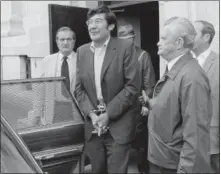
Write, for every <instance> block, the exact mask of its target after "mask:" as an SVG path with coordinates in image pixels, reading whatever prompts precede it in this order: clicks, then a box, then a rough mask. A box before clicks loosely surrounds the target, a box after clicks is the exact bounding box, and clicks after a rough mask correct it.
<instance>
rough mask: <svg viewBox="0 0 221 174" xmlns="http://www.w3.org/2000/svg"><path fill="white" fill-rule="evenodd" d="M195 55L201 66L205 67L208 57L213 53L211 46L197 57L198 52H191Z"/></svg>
mask: <svg viewBox="0 0 221 174" xmlns="http://www.w3.org/2000/svg"><path fill="white" fill-rule="evenodd" d="M191 53H192V55H193V58H195V59H197V60H198V63H199V65H200V66H201V67H203V65H204V63H205V62H206V59H207V57H208V56H209V54H210V53H211V48H208V49H207V50H206V51H204V52H202V53H201V54H200V55H199V56H198V57H196V54H195V53H194V52H191Z"/></svg>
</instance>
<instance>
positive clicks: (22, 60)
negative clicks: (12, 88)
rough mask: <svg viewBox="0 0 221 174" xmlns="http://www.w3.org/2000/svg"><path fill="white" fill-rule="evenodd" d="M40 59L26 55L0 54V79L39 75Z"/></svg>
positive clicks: (28, 77)
mask: <svg viewBox="0 0 221 174" xmlns="http://www.w3.org/2000/svg"><path fill="white" fill-rule="evenodd" d="M42 59H43V57H29V56H27V55H1V80H12V79H31V78H37V77H40V72H41V60H42Z"/></svg>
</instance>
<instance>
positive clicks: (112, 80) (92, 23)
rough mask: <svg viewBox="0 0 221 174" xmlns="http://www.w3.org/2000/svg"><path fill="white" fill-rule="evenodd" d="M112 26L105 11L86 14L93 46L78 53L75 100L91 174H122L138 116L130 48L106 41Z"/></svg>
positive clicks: (136, 82) (135, 66)
mask: <svg viewBox="0 0 221 174" xmlns="http://www.w3.org/2000/svg"><path fill="white" fill-rule="evenodd" d="M116 22H117V21H116V16H115V15H114V13H113V12H111V11H110V9H109V8H108V7H106V6H99V7H98V8H96V9H91V10H89V12H88V21H87V26H88V32H89V35H90V38H91V40H92V42H91V43H88V44H85V45H83V46H81V47H80V48H79V49H78V51H77V55H78V56H77V73H76V87H75V96H76V98H77V100H78V102H79V105H80V107H81V109H82V111H83V113H84V115H85V139H86V143H85V154H86V156H88V157H89V159H90V162H91V165H92V171H91V172H92V173H127V168H128V161H129V156H130V147H131V142H132V140H133V139H134V137H135V129H136V124H135V123H136V115H137V114H139V112H140V111H139V101H138V94H139V90H140V78H139V71H138V61H137V59H136V55H135V48H134V45H133V44H132V43H130V42H128V41H126V40H121V39H118V38H115V37H112V36H111V33H112V31H114V28H115V27H116Z"/></svg>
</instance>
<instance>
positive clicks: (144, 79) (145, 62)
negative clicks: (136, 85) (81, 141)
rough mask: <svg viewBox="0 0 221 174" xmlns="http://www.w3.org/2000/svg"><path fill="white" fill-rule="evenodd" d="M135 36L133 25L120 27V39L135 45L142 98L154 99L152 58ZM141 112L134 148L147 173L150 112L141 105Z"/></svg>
mask: <svg viewBox="0 0 221 174" xmlns="http://www.w3.org/2000/svg"><path fill="white" fill-rule="evenodd" d="M135 36H136V34H135V31H134V28H133V26H132V25H131V24H129V23H128V24H124V25H121V26H119V29H118V38H120V39H127V40H128V41H130V42H131V43H133V44H134V45H135V50H136V57H137V60H138V64H139V75H140V80H141V90H140V96H142V95H148V96H149V97H152V94H153V89H154V86H155V81H156V80H155V73H154V69H153V65H152V62H151V57H150V55H149V53H148V52H147V51H145V50H143V49H141V48H140V47H139V46H138V45H136V43H135ZM140 110H141V111H140V114H138V115H137V116H136V138H135V140H134V141H133V143H132V148H134V150H135V149H136V150H137V151H136V152H135V153H136V155H137V157H138V159H139V160H137V164H138V170H139V171H140V172H142V171H146V170H147V168H148V166H147V165H146V164H147V163H146V160H147V141H148V131H147V117H148V112H149V110H148V108H147V107H146V106H145V105H141V106H140Z"/></svg>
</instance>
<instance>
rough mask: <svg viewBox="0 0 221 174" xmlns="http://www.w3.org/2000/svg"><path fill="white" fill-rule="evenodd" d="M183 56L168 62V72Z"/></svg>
mask: <svg viewBox="0 0 221 174" xmlns="http://www.w3.org/2000/svg"><path fill="white" fill-rule="evenodd" d="M182 56H183V55H180V56H178V57H176V58H175V59H173V60H171V61H170V62H168V64H167V67H168V71H170V70H171V68H172V67H173V65H174V64H175V63H176V62H177V61H178V60H179V59H180V58H181V57H182Z"/></svg>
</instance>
